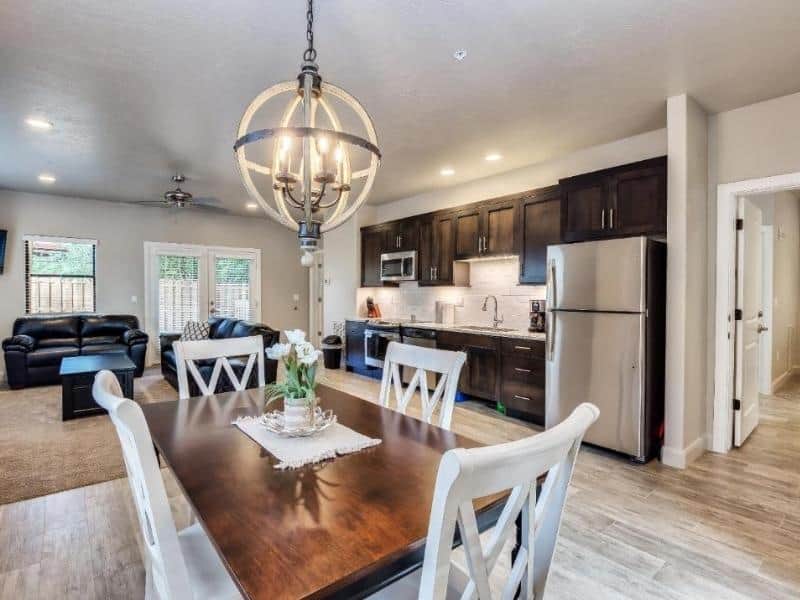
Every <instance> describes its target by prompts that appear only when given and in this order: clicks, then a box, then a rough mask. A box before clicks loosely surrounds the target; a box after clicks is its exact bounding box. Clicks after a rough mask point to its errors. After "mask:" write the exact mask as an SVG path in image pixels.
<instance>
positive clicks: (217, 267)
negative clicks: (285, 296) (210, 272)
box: [214, 256, 253, 321]
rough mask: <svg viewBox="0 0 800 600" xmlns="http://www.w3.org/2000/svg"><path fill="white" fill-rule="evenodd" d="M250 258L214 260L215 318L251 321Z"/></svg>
mask: <svg viewBox="0 0 800 600" xmlns="http://www.w3.org/2000/svg"><path fill="white" fill-rule="evenodd" d="M252 262H253V261H252V260H251V259H249V258H233V257H223V256H218V257H216V258H215V259H214V281H215V290H214V316H216V317H231V318H234V319H243V320H245V321H249V320H250V319H251V317H252V313H251V302H250V266H251V265H252Z"/></svg>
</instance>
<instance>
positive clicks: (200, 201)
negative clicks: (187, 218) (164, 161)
mask: <svg viewBox="0 0 800 600" xmlns="http://www.w3.org/2000/svg"><path fill="white" fill-rule="evenodd" d="M172 181H173V182H174V183H175V184H176V185H175V189H174V190H167V191H166V192H164V196H163V198H162V199H161V200H145V201H143V202H138V203H137V204H154V205H160V206H169V207H174V208H203V209H211V210H221V209H220V207H219V206H217V205H216V202H217V200H216V198H195V197H194V196H193V195H192V193H191V192H186V191H184V190H182V189H181V184H182V183H183V182H185V181H186V177H185V176H184V175H182V174H181V173H176V174H175V175H173V176H172Z"/></svg>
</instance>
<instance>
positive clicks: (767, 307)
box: [758, 225, 774, 394]
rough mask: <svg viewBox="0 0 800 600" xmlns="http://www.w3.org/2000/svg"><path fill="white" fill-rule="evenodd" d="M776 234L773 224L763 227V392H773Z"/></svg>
mask: <svg viewBox="0 0 800 600" xmlns="http://www.w3.org/2000/svg"><path fill="white" fill-rule="evenodd" d="M773 243H774V234H773V232H772V225H762V227H761V307H762V310H763V311H764V316H763V317H762V318H761V322H762V325H763V328H762V331H761V335H760V336H759V338H758V344H759V347H760V350H759V358H758V379H759V384H758V391H759V392H760V393H762V394H771V393H772V269H773V263H772V251H773Z"/></svg>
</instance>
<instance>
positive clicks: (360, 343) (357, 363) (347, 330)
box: [344, 321, 367, 372]
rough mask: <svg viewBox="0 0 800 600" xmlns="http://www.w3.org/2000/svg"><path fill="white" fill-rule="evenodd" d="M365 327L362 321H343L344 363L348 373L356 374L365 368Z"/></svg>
mask: <svg viewBox="0 0 800 600" xmlns="http://www.w3.org/2000/svg"><path fill="white" fill-rule="evenodd" d="M366 325H367V324H366V323H365V322H364V321H345V325H344V342H345V357H344V362H345V366H346V368H347V370H348V371H356V372H358V371H362V370H365V369H366V368H367V365H366V363H365V362H364V329H365V328H366Z"/></svg>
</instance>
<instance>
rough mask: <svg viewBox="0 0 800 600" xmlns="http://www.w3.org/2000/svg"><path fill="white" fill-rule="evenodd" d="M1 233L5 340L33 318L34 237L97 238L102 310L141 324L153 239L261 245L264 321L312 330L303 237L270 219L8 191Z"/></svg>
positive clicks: (2, 195) (1, 208)
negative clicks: (27, 270)
mask: <svg viewBox="0 0 800 600" xmlns="http://www.w3.org/2000/svg"><path fill="white" fill-rule="evenodd" d="M0 229H7V230H8V232H9V238H8V248H7V252H6V265H5V273H4V274H3V275H0V298H2V310H1V311H0V337H5V336H6V335H10V333H11V327H12V324H13V321H14V318H15V317H17V316H20V315H23V314H24V313H25V291H24V290H25V287H24V256H23V250H22V238H23V236H24V235H26V234H34V235H35V234H41V235H55V236H67V237H79V238H88V239H96V240H97V241H98V245H97V310H98V312H106V313H111V312H114V313H130V314H135V315H137V316H138V317H139V320H140V321H141V322H143V321H144V242H145V241H155V242H178V243H192V244H208V245H217V246H231V247H243V248H257V249H260V250H261V284H262V285H261V288H262V289H261V317H262V320H263V321H264V322H265V323H267V324H269V325H270V326H272V327H275V328H280V329H286V328H294V327H300V328H303V329H306V328H307V327H308V271H307V270H306V269H305V268H303V267H301V265H300V258H299V256H300V253H299V251H298V246H297V238H296V234H295V233H294V232H292V231H289V230H288V229H286V228H284V227H282V226H280V225H278V224H277V223H274V222H273V221H271V220H268V219H264V218H256V217H252V218H247V217H238V216H227V215H219V214H214V213H207V212H203V211H200V210H196V211H195V210H184V211H168V210H164V209H163V208H159V207H139V206H134V205H130V204H119V203H114V202H103V201H98V200H85V199H78V198H67V197H60V196H51V195H46V194H27V193H22V192H14V191H9V190H0ZM295 293H297V294H299V295H300V300H299V301H298V302H297V303H295V302H293V299H292V296H293V294H295ZM132 296H137V299H138V301H137V302H136V303H133V302H132V301H131V297H132Z"/></svg>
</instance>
